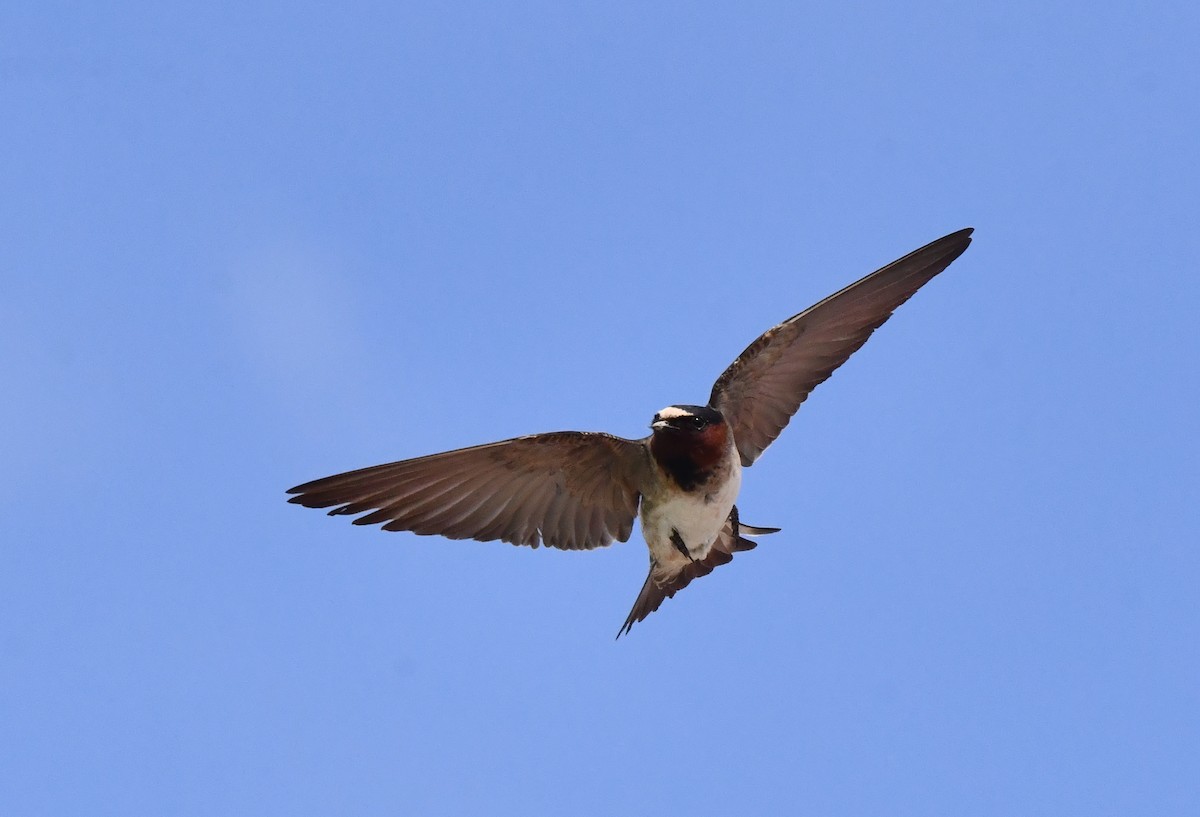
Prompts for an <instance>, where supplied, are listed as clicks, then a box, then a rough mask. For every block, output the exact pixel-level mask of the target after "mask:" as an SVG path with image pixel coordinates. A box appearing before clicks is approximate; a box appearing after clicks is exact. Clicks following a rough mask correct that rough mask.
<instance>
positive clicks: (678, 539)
mask: <svg viewBox="0 0 1200 817" xmlns="http://www.w3.org/2000/svg"><path fill="white" fill-rule="evenodd" d="M671 544H672V545H674V546H675V549H676V550H678V551H679V552H680V553H682V554H683V555H684V556H686V557H687V560H688V561H689V562H694V561H696V560H695V559H693V558H692V554H691V553H689V552H688V546H687V545H686V544H685V543H684V541H683V537H682V536H680V535H679V531H677V530H676V529H675V528H671Z"/></svg>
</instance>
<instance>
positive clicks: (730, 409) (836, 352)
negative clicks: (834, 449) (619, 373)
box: [708, 227, 972, 465]
mask: <svg viewBox="0 0 1200 817" xmlns="http://www.w3.org/2000/svg"><path fill="white" fill-rule="evenodd" d="M971 233H972V229H971V228H969V227H968V228H967V229H965V230H959V231H958V232H956V233H951V234H950V235H948V236H945V237H944V238H939V239H938V240H937V241H934V242H933V243H931V244H927V245H925V246H924V247H922V248H921V249H919V250H916V251H914V252H911V253H909V254H908V255H906V256H904V257H903V258H901V259H900V260H898V261H893V262H892V263H890V264H888V265H887V266H886V267H884V268H883V269H881V270H878V271H876V272H873V273H871V274H870V275H868V276H867V277H866V278H863V279H862V280H860V281H858V282H856V283H853V284H851V285H850V286H848V287H846V288H845V289H843V290H842V291H840V292H837V293H835V294H833V295H830V296H829V297H828V298H826V299H825V300H823V301H821V302H820V303H818V304H816V305H815V306H811V307H809V308H808V309H806V310H804V311H803V312H801V313H800V314H798V315H795V316H793V317H791V318H789V319H787V320H786V321H784V322H783V323H781V324H779V325H778V326H775V327H773V328H771V329H768V330H767V331H766V332H765V333H763V335H762V336H761V337H759V338H758V340H756V341H754V342H753V343H751V344H750V345H749V346H748V347H746V351H744V352H742V354H741V355H739V356H738V359H737V360H735V361H734V362H733V363H732V364H730V366H729V368H728V369H726V370H725V372H724V373H723V374H722V375H721V376H720V377H719V378H718V379H717V382H716V384H715V385H714V386H713V390H712V396H711V397H709V400H708V404H709V405H710V406H712V407H713V408H715V409H718V410H720V412H721V413H722V414H724V415H725V417H726V418H727V419H728V420H729V422H730V424H731V425H732V426H733V433H734V440H735V442H736V443H737V447H738V453H740V454H741V457H742V465H751V464H752V463H753V462H754V461H755V460H756V459H758V455H759V454H761V453H762V452H763V449H765V448H766V447H767V446H768V445H770V444H771V443H772V442H774V440H775V438H776V437H778V436H779V433H780V432H781V431H783V429H784V427H785V426H786V425H787V424H788V421H789V420H791V418H792V415H793V414H795V413H796V410H797V409H799V408H800V404H801V403H803V402H804V400H805V398H807V397H808V394H809V392H811V391H812V390H813V389H814V388H816V387H817V386H818V385H819V384H820V383H822V382H824V380H825V379H826V378H827V377H829V375H831V374H832V373H833V370H834V369H836V368H837V367H838V366H841V365H842V364H843V363H845V362H846V359H847V358H849V357H850V355H852V354H854V352H856V351H857V350H858V348H859V347H860V346H862V345H863V344H864V343H866V341H867V338H869V337H870V336H871V333H872V332H874V331H875V330H876V329H877V328H879V326H881V325H882V324H883V322H884V321H886V320H887V319H888V318H889V317H891V315H892V312H893V311H895V309H896V308H897V307H898V306H900V304H902V303H904V302H905V301H907V300H908V299H909V298H910V297H912V294H913V293H914V292H916V291H917V290H918V289H920V288H921V287H922V286H924V285H925V284H926V283H928V282H929V280H930V279H931V278H933V277H934V276H935V275H937V274H938V273H939V272H941V271H942V270H944V269H946V267H948V266H950V262H952V261H953V260H954V259H955V258H958V256H960V255H962V253H963V251H964V250H966V249H967V245H969V244H970V243H971Z"/></svg>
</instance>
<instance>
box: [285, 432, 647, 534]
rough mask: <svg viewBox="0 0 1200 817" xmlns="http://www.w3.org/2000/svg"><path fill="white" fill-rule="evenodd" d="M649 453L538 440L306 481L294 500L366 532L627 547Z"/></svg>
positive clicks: (614, 442) (572, 438) (593, 440)
mask: <svg viewBox="0 0 1200 817" xmlns="http://www.w3.org/2000/svg"><path fill="white" fill-rule="evenodd" d="M647 457H648V455H647V453H646V448H645V445H644V444H643V443H641V442H635V441H633V440H626V439H622V438H620V437H613V436H611V435H609V434H594V433H589V432H579V431H563V432H556V433H552V434H534V435H531V436H528V437H518V438H517V439H513V440H505V441H504V442H498V443H491V444H489V445H480V446H475V447H474V448H462V449H459V450H457V451H448V452H446V453H444V454H433V455H431V456H428V457H419V458H417V459H412V460H403V461H401V462H393V463H390V464H388V465H376V466H374V467H372V468H363V469H361V470H358V471H350V472H348V473H345V474H337V475H336V476H332V477H325V478H324V479H318V480H314V481H312V482H306V483H305V484H303V485H298V486H296V487H295V488H292V489H291V490H289V491H288V493H289V494H296V496H294V497H292V498H291V499H290V500H288V501H289V502H294V503H296V504H299V505H304V506H305V507H308V508H332V510H330V511H329V513H330V515H331V516H332V515H337V514H359V513H364V512H366V511H371V513H367V514H366V516H362V517H359V518H358V519H355V520H354V524H356V525H376V524H379V523H384V525H383V529H384V530H390V531H402V530H404V531H412V532H413V533H418V534H422V535H429V534H440V535H441V536H446V537H449V538H451V539H479V540H483V541H488V540H492V539H500V540H501V541H504V542H511V543H512V544H515V545H529V546H531V547H537V546H538V545H539V544H541V543H545V544H546V545H549V546H550V547H556V548H563V549H564V550H580V549H591V548H596V547H603V546H605V545H609V544H611V543H612V542H613V540H614V539H615V540H618V541H621V542H624V541H625V540H627V539H628V538H629V535H630V533H631V532H632V530H633V520H634V517H635V516H636V515H637V508H638V500H639V498H640V496H641V485H642V484H643V474H644V473H645V469H646V468H647Z"/></svg>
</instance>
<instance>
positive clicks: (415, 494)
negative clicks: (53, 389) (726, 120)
mask: <svg viewBox="0 0 1200 817" xmlns="http://www.w3.org/2000/svg"><path fill="white" fill-rule="evenodd" d="M971 232H972V230H971V228H967V229H964V230H959V231H958V232H955V233H951V234H950V235H947V236H945V237H943V238H939V239H938V240H937V241H934V242H932V243H930V244H927V245H925V246H924V247H922V248H921V249H919V250H915V251H914V252H911V253H909V254H908V255H906V256H904V257H903V258H901V259H899V260H898V261H893V262H892V263H890V264H888V265H887V266H886V267H883V268H882V269H880V270H877V271H876V272H873V273H871V274H870V275H868V276H867V277H865V278H863V279H861V280H859V281H857V282H856V283H853V284H851V285H850V286H848V287H846V288H845V289H843V290H841V291H840V292H837V293H835V294H833V295H830V296H829V297H828V298H826V299H825V300H823V301H821V302H820V303H818V304H816V305H815V306H811V307H809V308H808V309H806V310H804V311H803V312H801V313H799V314H798V315H794V316H792V317H791V318H788V319H787V320H786V321H784V322H783V323H781V324H779V325H778V326H775V327H772V328H771V329H768V330H767V331H766V332H764V333H763V334H762V335H761V336H759V338H758V339H757V340H755V341H754V342H753V343H751V344H750V345H749V346H747V347H746V350H745V351H744V352H742V353H741V354H740V355H738V358H737V360H735V361H733V363H731V364H730V366H729V368H727V369H726V370H725V371H724V373H722V374H721V376H720V377H719V378H717V382H716V383H715V384H714V385H713V388H712V394H711V395H710V396H709V398H708V405H704V406H699V405H675V406H667V407H666V408H664V409H662V410H661V411H659V412H658V413H657V414H655V415H654V418H653V420H652V421H651V423H650V429H651V433H650V436H648V437H645V438H643V439H640V440H627V439H624V438H622V437H615V436H613V435H611V434H601V433H595V432H587V431H559V432H553V433H549V434H532V435H529V436H526V437H517V438H516V439H512V440H504V441H503V442H497V443H490V444H488V445H479V446H474V447H472V448H460V449H458V450H456V451H447V452H445V453H442V454H431V455H429V456H426V457H418V458H416V459H411V460H402V461H400V462H393V463H390V464H387V465H376V466H373V467H370V468H363V469H360V470H357V471H349V472H347V473H344V474H336V475H334V476H331V477H324V478H323V479H317V480H313V481H312V482H306V483H304V484H303V485H298V486H296V487H295V488H292V489H290V490H289V491H288V493H289V494H294V496H292V497H291V499H289V500H288V501H289V502H294V503H296V504H299V505H303V506H305V507H308V508H330V509H331V510H330V511H329V514H330V515H331V516H333V515H355V514H364V515H362V516H359V517H358V518H357V519H355V520H354V524H356V525H377V524H380V523H382V524H383V529H384V530H388V531H412V532H413V533H417V534H421V535H431V534H438V535H441V536H446V537H448V538H451V539H478V540H480V541H490V540H494V539H499V540H500V541H502V542H510V543H512V544H514V545H528V546H530V547H535V548H536V547H537V546H538V545H539V544H545V545H549V546H550V547H555V548H562V549H564V550H590V549H591V548H598V547H604V546H606V545H610V544H612V543H613V541H619V542H624V541H626V540H628V539H629V536H630V534H631V533H632V532H633V520H634V518H635V517H638V518H640V520H641V526H642V536H643V538H644V539H645V540H646V544H647V545H648V546H649V548H650V573H649V575H648V576H647V577H646V582H645V584H643V585H642V590H641V592H640V593H638V596H637V600H636V601H635V602H634V604H633V609H632V610H630V612H629V616H628V618H626V619H625V623H624V624H623V625H622V626H621V629H620V630H618V631H617V637H618V638H620V637H621V635H622V634H625V633H628V632H629V630H630V629H631V628H632V627H633V625H634V624H635V623H636V622H639V621H642V620H644V619H645V618H646V616H648V615H650V614H651V613H653V612H654V611H655V610H657V609H658V608H659V605H661V604H662V603H663V600H664V599H668V598H671V597H672V596H674V595H675V594H676V593H677V592H679V591H680V590H682V589H683V588H684V587H687V585H688V584H689V583H690V582H691V581H692V580H693V579H697V578H699V577H701V576H706V575H708V574H709V573H711V572H712V571H713V569H715V568H717V567H720V566H721V565H723V564H727V563H729V562H730V561H731V560H732V559H733V554H734V553H738V552H740V551H743V550H750V549H751V548H753V547H755V544H756V543H755V542H753V541H752V540H750V539H747V538H746V537H747V536H757V535H762V534H767V533H774V532H776V531H778V530H779V529H778V528H762V527H755V526H753V525H748V524H746V523H745V522H742V521H741V519H740V518H739V516H738V509H737V506H736V505H735V504H734V502H735V501H736V500H737V495H738V490H739V489H740V488H741V484H742V469H743V468H745V467H748V466H750V465H753V464H754V461H755V460H756V459H758V457H759V455H760V454H762V452H763V449H765V448H766V447H767V446H768V445H770V444H771V443H772V442H773V441H774V440H775V438H776V437H778V436H779V433H780V432H781V431H783V429H784V427H785V426H786V425H787V424H788V421H789V420H791V418H792V415H793V414H795V413H796V411H797V409H799V408H800V404H801V403H803V402H804V400H805V399H806V398H807V397H808V395H809V392H811V391H812V390H813V389H814V388H815V387H816V386H817V385H818V384H820V383H822V382H823V381H824V380H825V379H826V378H827V377H829V375H830V374H832V373H833V370H834V369H836V368H837V367H838V366H841V365H842V364H843V363H845V362H846V359H847V358H849V357H850V355H852V354H853V353H854V352H855V351H856V350H857V349H858V348H859V347H860V346H862V345H863V344H864V343H865V342H866V340H867V338H868V337H870V336H871V333H872V332H874V331H875V330H876V329H877V328H879V326H880V325H882V324H883V322H884V321H886V320H887V319H888V318H889V317H891V314H892V312H893V311H895V309H896V308H897V307H898V306H900V305H901V304H902V303H904V302H905V301H907V300H908V299H909V298H910V297H911V296H912V294H913V293H914V292H916V291H917V290H918V289H920V288H921V287H922V286H924V285H925V284H926V283H928V282H929V280H930V279H932V278H933V277H934V276H935V275H937V274H938V273H939V272H941V271H942V270H944V269H946V267H948V266H949V265H950V263H951V262H952V261H953V260H954V259H955V258H958V256H959V255H961V254H962V253H963V252H964V251H965V250H966V249H967V246H968V245H969V244H970V243H971Z"/></svg>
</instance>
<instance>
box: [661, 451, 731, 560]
mask: <svg viewBox="0 0 1200 817" xmlns="http://www.w3.org/2000/svg"><path fill="white" fill-rule="evenodd" d="M741 487H742V464H741V461H740V460H739V459H738V456H737V452H736V450H735V449H734V448H733V446H732V445H730V446H729V455H728V456H727V457H726V458H725V459H724V460H723V461H722V462H721V463H720V464H719V465H717V466H716V467H714V468H713V469H712V471H711V473H710V477H709V479H708V480H706V481H705V482H704V483H702V484H700V485H697V486H696V487H695V488H694V489H693V490H690V491H684V490H680V489H679V487H678V486H676V485H669V486H667V488H666V490H663V491H658V492H655V494H656V495H649V494H648V495H646V496H645V497H644V498H643V500H642V508H641V523H642V535H643V536H644V537H645V538H646V544H647V545H649V546H650V556H651V558H652V559H653V560H654V563H655V564H656V565H658V566H659V567H667V566H669V565H671V564H672V563H673V562H675V561H678V562H680V564H679V565H678V567H683V566H684V565H686V563H687V561H688V559H687V557H685V556H684V555H683V554H682V553H680V552H679V550H678V549H677V548H676V547H675V545H674V543H673V542H672V541H671V539H672V532H678V534H679V537H680V538H681V539H682V540H683V543H684V545H685V546H686V547H687V549H688V553H689V554H690V555H691V557H692V558H693V559H697V560H699V559H703V558H704V557H705V556H707V555H708V550H709V548H710V547H711V546H712V544H713V542H715V541H716V540H717V536H718V535H719V534H720V532H721V528H722V527H723V526H724V525H725V520H726V519H728V518H729V512H730V511H731V510H732V509H733V503H734V502H735V501H736V500H737V495H738V491H739V490H741Z"/></svg>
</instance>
